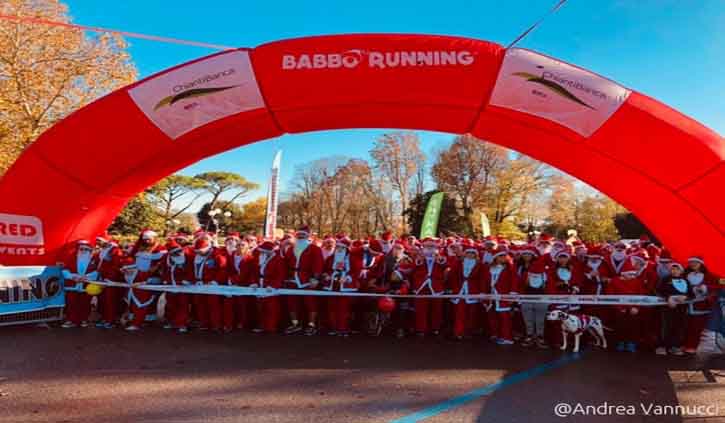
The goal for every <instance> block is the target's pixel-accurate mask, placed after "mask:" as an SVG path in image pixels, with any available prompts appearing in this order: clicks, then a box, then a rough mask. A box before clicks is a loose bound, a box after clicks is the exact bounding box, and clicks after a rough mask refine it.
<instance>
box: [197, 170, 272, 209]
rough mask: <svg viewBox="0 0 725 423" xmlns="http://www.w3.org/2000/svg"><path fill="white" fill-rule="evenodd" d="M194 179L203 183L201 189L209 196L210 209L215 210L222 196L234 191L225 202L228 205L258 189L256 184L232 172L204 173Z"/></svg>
mask: <svg viewBox="0 0 725 423" xmlns="http://www.w3.org/2000/svg"><path fill="white" fill-rule="evenodd" d="M194 178H196V179H199V180H201V181H203V182H204V187H203V189H205V190H206V191H207V192H208V193H209V194H211V200H210V201H209V205H210V207H211V208H212V209H214V208H215V206H216V203H217V201H219V199H220V198H221V196H222V195H223V194H226V193H232V192H235V191H236V194H234V195H233V196H232V198H230V199H228V200H226V201H227V202H228V203H233V202H234V201H235V200H237V199H239V198H241V197H243V196H245V195H247V194H248V193H249V192H250V191H252V190H255V189H257V188H259V185H258V184H256V183H254V182H250V181H248V180H247V179H246V178H244V176H242V175H239V174H237V173H234V172H205V173H200V174H198V175H196V176H194Z"/></svg>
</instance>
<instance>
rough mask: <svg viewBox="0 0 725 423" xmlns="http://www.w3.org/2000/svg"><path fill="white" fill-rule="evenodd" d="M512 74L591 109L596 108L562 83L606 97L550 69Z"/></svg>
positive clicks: (540, 67) (590, 93) (541, 67)
mask: <svg viewBox="0 0 725 423" xmlns="http://www.w3.org/2000/svg"><path fill="white" fill-rule="evenodd" d="M537 68H539V69H543V68H544V67H543V66H537ZM512 75H514V76H518V77H521V78H524V79H526V81H528V82H533V83H535V84H540V85H543V86H544V88H546V89H547V90H549V91H551V92H553V93H554V94H557V95H559V96H561V97H564V98H566V99H567V100H570V101H573V102H575V103H577V104H580V105H582V106H584V107H586V108H589V109H592V110H596V109H595V108H594V107H592V106H590V105H589V104H587V103H585V102H584V101H583V100H581V99H580V98H579V97H577V96H575V95H574V94H572V93H571V92H570V91H569V90H567V89H566V88H564V85H566V86H567V87H570V88H573V89H575V90H579V91H583V92H585V93H587V94H589V95H593V96H596V97H600V98H603V99H607V95H606V94H605V93H603V92H601V91H599V90H596V89H594V88H591V87H588V86H586V85H584V84H583V83H581V82H579V81H574V80H571V79H567V78H566V77H564V76H561V75H558V74H556V73H554V72H551V71H546V70H545V71H542V73H541V76H536V75H533V74H530V73H528V72H514V73H512Z"/></svg>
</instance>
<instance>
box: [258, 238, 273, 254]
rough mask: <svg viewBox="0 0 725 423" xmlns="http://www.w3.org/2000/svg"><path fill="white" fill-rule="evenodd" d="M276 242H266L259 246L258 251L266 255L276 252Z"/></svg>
mask: <svg viewBox="0 0 725 423" xmlns="http://www.w3.org/2000/svg"><path fill="white" fill-rule="evenodd" d="M274 247H275V245H274V242H272V241H264V242H263V243H261V244H260V245H259V246H257V250H259V251H261V252H264V253H271V252H273V251H274Z"/></svg>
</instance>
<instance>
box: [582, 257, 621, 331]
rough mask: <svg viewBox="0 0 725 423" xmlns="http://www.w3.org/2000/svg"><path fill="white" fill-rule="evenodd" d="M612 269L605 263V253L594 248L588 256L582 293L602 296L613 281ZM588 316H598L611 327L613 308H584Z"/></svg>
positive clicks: (583, 275) (595, 306)
mask: <svg viewBox="0 0 725 423" xmlns="http://www.w3.org/2000/svg"><path fill="white" fill-rule="evenodd" d="M613 276H614V275H612V271H611V268H610V267H609V266H608V265H607V264H606V263H605V262H604V253H603V252H602V250H601V249H599V248H592V249H591V250H590V251H589V253H588V254H587V260H586V262H585V265H584V270H583V274H582V279H581V283H582V285H581V293H582V294H585V295H602V294H604V291H605V288H606V286H607V284H608V283H609V281H610V280H611V279H612V277H613ZM584 311H585V312H586V314H589V315H592V316H597V317H599V319H600V320H601V321H602V322H603V323H604V325H605V326H608V325H609V322H610V321H611V320H612V313H611V311H612V308H611V307H609V306H604V305H587V306H584Z"/></svg>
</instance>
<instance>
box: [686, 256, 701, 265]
mask: <svg viewBox="0 0 725 423" xmlns="http://www.w3.org/2000/svg"><path fill="white" fill-rule="evenodd" d="M687 262H688V263H692V262H695V263H700V264H701V265H703V266H704V265H705V259H703V258H702V256H701V255H695V256H692V257H690V258H688V259H687Z"/></svg>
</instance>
